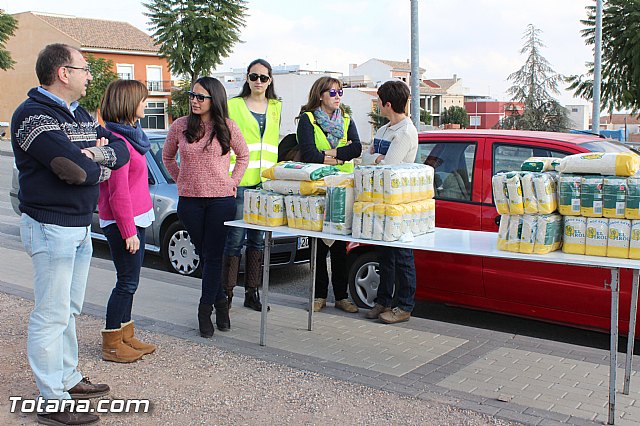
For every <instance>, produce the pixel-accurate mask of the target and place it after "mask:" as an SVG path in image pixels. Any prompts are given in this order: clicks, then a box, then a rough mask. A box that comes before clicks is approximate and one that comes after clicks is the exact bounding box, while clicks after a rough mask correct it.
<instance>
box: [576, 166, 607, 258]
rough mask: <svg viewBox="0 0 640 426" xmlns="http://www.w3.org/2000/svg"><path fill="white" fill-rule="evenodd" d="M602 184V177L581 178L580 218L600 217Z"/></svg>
mask: <svg viewBox="0 0 640 426" xmlns="http://www.w3.org/2000/svg"><path fill="white" fill-rule="evenodd" d="M602 183H603V178H602V176H583V177H582V182H581V183H580V215H581V216H585V217H602ZM603 256H604V255H603Z"/></svg>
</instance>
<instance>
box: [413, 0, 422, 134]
mask: <svg viewBox="0 0 640 426" xmlns="http://www.w3.org/2000/svg"><path fill="white" fill-rule="evenodd" d="M411 121H413V124H414V125H415V126H416V129H420V54H419V51H418V0H411Z"/></svg>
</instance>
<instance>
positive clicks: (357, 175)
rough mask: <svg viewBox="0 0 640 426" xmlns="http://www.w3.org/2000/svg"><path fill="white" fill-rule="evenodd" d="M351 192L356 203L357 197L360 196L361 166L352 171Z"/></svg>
mask: <svg viewBox="0 0 640 426" xmlns="http://www.w3.org/2000/svg"><path fill="white" fill-rule="evenodd" d="M353 190H354V195H355V197H356V201H357V200H358V195H359V194H362V167H361V166H358V167H356V168H354V169H353Z"/></svg>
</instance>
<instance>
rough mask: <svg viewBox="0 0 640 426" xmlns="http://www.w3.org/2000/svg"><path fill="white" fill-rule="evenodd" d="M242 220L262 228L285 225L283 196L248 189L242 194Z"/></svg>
mask: <svg viewBox="0 0 640 426" xmlns="http://www.w3.org/2000/svg"><path fill="white" fill-rule="evenodd" d="M242 211H243V214H242V216H243V219H244V221H245V222H247V223H253V224H256V225H264V226H282V225H286V224H287V221H286V216H285V207H284V196H283V195H281V194H276V193H275V192H269V191H261V190H258V189H248V190H246V191H245V192H244V206H243V210H242Z"/></svg>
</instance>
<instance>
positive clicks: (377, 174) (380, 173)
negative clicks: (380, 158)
mask: <svg viewBox="0 0 640 426" xmlns="http://www.w3.org/2000/svg"><path fill="white" fill-rule="evenodd" d="M371 201H373V202H374V203H382V202H384V167H376V168H375V169H374V170H373V187H372V191H371Z"/></svg>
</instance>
